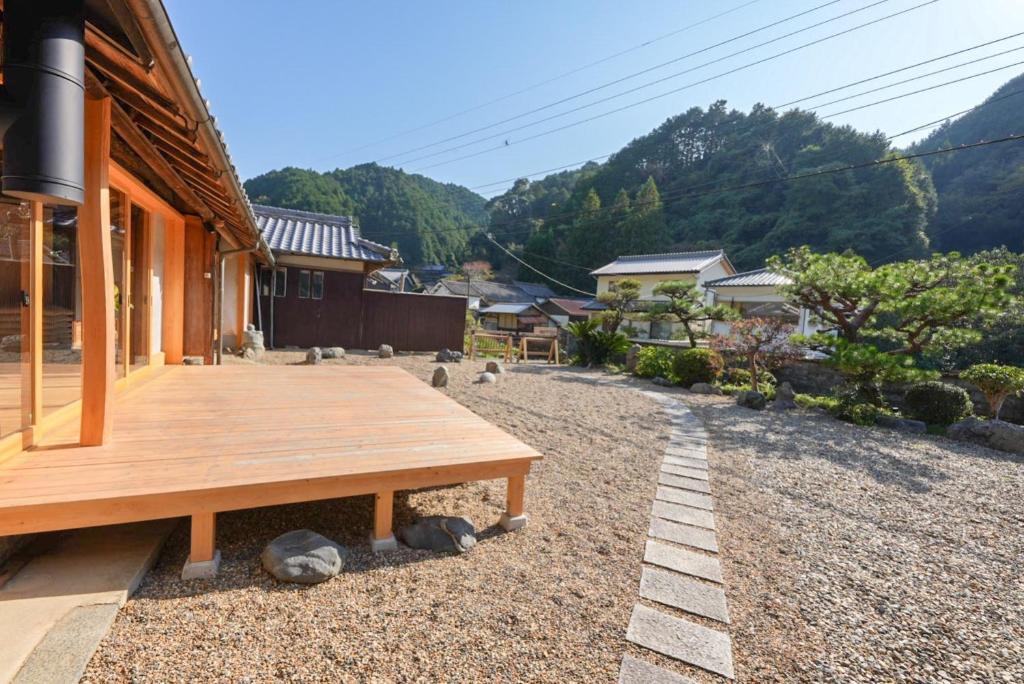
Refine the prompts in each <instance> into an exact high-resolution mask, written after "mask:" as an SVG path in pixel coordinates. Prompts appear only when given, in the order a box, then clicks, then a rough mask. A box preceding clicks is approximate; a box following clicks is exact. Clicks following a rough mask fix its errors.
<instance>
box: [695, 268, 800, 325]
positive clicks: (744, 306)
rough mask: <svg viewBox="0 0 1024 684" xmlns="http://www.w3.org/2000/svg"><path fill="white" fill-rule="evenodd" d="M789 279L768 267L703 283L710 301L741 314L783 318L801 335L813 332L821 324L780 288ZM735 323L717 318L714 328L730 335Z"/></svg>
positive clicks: (750, 316) (741, 315) (788, 281)
mask: <svg viewBox="0 0 1024 684" xmlns="http://www.w3.org/2000/svg"><path fill="white" fill-rule="evenodd" d="M790 282H791V281H790V279H789V278H787V277H786V276H784V275H781V274H779V273H772V272H771V271H769V270H768V269H766V268H759V269H757V270H754V271H744V272H743V273H737V274H735V275H731V276H727V277H725V278H719V279H717V280H711V281H708V282H706V283H704V286H705V287H706V288H707V290H708V295H709V297H708V303H709V304H722V305H724V306H728V307H729V308H731V309H734V310H736V311H737V312H738V313H739V314H740V317H742V318H781V319H783V320H785V321H786V322H787V323H790V324H792V325H793V327H794V331H795V332H796V333H799V334H801V335H813V334H814V333H816V332H818V330H819V329H820V327H819V326H818V325H817V323H816V322H815V319H814V317H813V316H812V315H811V313H810V312H809V311H808V310H807V309H804V308H802V307H796V306H793V305H792V304H790V303H789V302H787V301H786V298H785V296H783V294H782V292H780V290H779V288H780V287H781V286H783V285H788V284H789V283H790ZM731 328H732V326H731V324H730V323H729V322H727V321H715V322H714V323H713V324H712V332H713V333H716V334H719V335H728V334H729V331H730V330H731Z"/></svg>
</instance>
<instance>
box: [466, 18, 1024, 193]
mask: <svg viewBox="0 0 1024 684" xmlns="http://www.w3.org/2000/svg"><path fill="white" fill-rule="evenodd" d="M1022 35H1024V32H1019V33H1014V34H1011V35H1008V36H1005V37H1003V38H997V39H995V40H990V41H986V42H984V43H979V44H977V45H972V46H970V47H966V48H963V49H960V50H956V51H955V52H950V53H946V54H944V55H939V56H937V57H932V58H930V59H926V60H924V61H922V62H916V63H914V64H908V65H907V66H904V67H900V68H899V69H894V70H892V71H886V72H884V73H881V74H877V75H875V76H869V77H867V78H862V79H859V80H857V81H852V82H850V83H846V84H844V85H841V86H837V87H835V88H829V89H828V90H823V91H821V92H818V93H815V94H813V95H807V96H804V97H801V98H799V99H797V100H792V101H790V102H786V103H784V104H780V105H772V107H771V108H772V109H775V110H779V109H782V108H783V107H788V106H790V105H792V104H795V103H797V102H804V101H806V100H813V99H815V98H817V97H821V96H823V95H829V94H832V93H835V92H839V91H841V90H846V89H847V88H852V87H853V86H857V85H862V84H864V83H869V82H871V81H877V80H878V79H881V78H885V77H886V76H892V75H894V74H897V73H900V72H904V71H908V70H910V69H914V68H916V67H920V66H924V65H925V64H931V63H934V62H937V61H940V60H943V59H948V58H949V57H954V56H956V55H960V54H963V53H965V52H971V51H973V50H977V49H980V48H983V47H988V46H990V45H994V44H996V43H1001V42H1005V41H1007V40H1011V39H1013V38H1017V37H1020V36H1022ZM1022 49H1024V46H1022V47H1018V48H1012V49H1010V50H1006V51H1004V52H999V53H996V54H994V55H989V56H987V57H981V58H979V59H977V60H972V61H969V62H962V63H960V64H957V65H955V66H952V67H946V68H945V69H940V70H937V71H933V72H930V73H927V74H922V75H920V76H917V77H914V78H910V79H905V80H903V81H898V82H897V83H892V84H889V85H886V86H882V87H880V88H876V89H874V90H869V91H864V92H861V93H859V94H857V95H851V96H849V97H848V98H844V99H852V98H855V97H861V96H863V95H867V94H870V93H872V92H877V91H879V90H884V89H887V88H891V87H893V86H896V85H903V84H905V83H909V82H912V81H915V80H919V79H922V78H926V77H929V76H934V75H935V74H938V73H942V72H943V71H949V70H951V69H956V68H959V67H963V66H967V65H969V64H973V63H976V62H979V61H983V60H987V59H992V58H993V57H997V56H1000V55H1003V54H1007V53H1009V52H1015V51H1018V50H1022ZM840 101H842V100H833V101H832V102H826V103H824V104H821V105H817V106H815V107H811V108H808V109H807V110H806V111H813V110H814V109H818V108H819V107H824V106H827V105H830V104H835V103H837V102H840ZM978 106H979V107H980V106H984V105H983V104H982V105H978ZM966 111H970V110H964V112H957V113H956V114H951V115H950V117H952V116H958V115H959V114H962V113H965V112H966ZM947 118H948V117H947ZM939 121H940V122H941V121H942V119H939ZM924 127H927V124H925V125H923V126H921V128H924ZM743 130H745V129H741V130H740V131H737V132H742V131H743ZM917 130H919V129H917ZM906 132H913V131H906ZM906 132H905V133H906ZM899 135H903V133H901V134H899ZM894 137H896V136H894ZM613 154H615V153H614V152H613V153H611V154H604V155H600V156H597V157H592V158H590V159H586V160H584V161H580V162H574V163H572V164H565V165H563V166H558V167H555V168H551V169H546V170H543V171H536V172H533V173H529V174H522V175H519V176H516V177H514V178H507V179H504V180H500V181H494V182H492V183H485V184H482V185H476V186H473V187H471V188H470V189H471V190H476V189H479V188H486V187H489V186H492V185H501V184H502V183H509V182H512V181H516V180H518V179H520V178H531V177H533V176H539V175H544V174H547V173H551V172H553V171H562V170H564V169H569V168H572V167H574V166H579V165H582V164H586V163H588V162H591V161H598V160H601V159H607V158H608V157H610V156H612V155H613Z"/></svg>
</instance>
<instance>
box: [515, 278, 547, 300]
mask: <svg viewBox="0 0 1024 684" xmlns="http://www.w3.org/2000/svg"><path fill="white" fill-rule="evenodd" d="M512 284H513V285H515V286H516V287H518V288H519V289H520V290H522V291H523V292H525V293H526V294H528V295H530V296H531V297H534V298H536V299H551V298H552V297H554V296H555V291H554V290H552V289H551V288H550V287H548V286H547V285H545V284H544V283H527V282H523V281H522V280H513V281H512Z"/></svg>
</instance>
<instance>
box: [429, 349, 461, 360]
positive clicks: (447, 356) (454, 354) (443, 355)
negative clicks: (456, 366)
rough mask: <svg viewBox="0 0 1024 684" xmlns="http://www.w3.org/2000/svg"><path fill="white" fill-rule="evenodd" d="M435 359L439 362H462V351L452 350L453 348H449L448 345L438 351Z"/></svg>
mask: <svg viewBox="0 0 1024 684" xmlns="http://www.w3.org/2000/svg"><path fill="white" fill-rule="evenodd" d="M434 360H435V361H437V362H438V363H462V352H460V351H452V350H451V349H448V347H445V348H444V349H442V350H441V351H439V352H437V356H435V357H434Z"/></svg>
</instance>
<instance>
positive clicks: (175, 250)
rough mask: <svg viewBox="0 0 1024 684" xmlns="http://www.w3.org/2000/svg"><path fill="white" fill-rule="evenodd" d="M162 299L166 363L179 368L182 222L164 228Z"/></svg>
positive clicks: (182, 303)
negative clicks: (176, 365)
mask: <svg viewBox="0 0 1024 684" xmlns="http://www.w3.org/2000/svg"><path fill="white" fill-rule="evenodd" d="M163 298H164V303H163V334H162V335H161V339H162V341H163V346H164V363H171V364H179V363H181V361H182V358H184V355H185V352H184V340H185V337H184V334H185V327H184V326H185V222H184V221H181V220H175V221H173V222H172V221H167V222H166V223H165V225H164V282H163Z"/></svg>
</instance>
